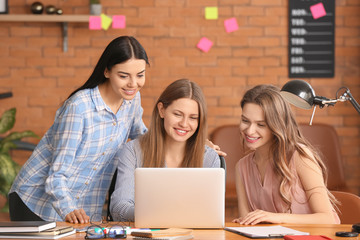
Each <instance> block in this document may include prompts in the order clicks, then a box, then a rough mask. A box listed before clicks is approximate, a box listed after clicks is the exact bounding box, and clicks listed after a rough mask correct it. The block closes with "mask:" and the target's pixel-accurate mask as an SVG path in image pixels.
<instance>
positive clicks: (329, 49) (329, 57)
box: [288, 0, 335, 78]
mask: <svg viewBox="0 0 360 240" xmlns="http://www.w3.org/2000/svg"><path fill="white" fill-rule="evenodd" d="M334 42H335V0H289V49H288V52H289V77H290V78H329V77H334V62H335V59H334V56H335V54H334V50H335V49H334V45H335V44H334Z"/></svg>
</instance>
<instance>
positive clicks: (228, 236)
mask: <svg viewBox="0 0 360 240" xmlns="http://www.w3.org/2000/svg"><path fill="white" fill-rule="evenodd" d="M58 225H71V226H73V227H75V228H81V227H84V226H86V225H85V224H69V223H63V222H61V223H58ZM267 225H269V224H267ZM281 225H282V226H285V227H289V228H293V229H296V230H299V231H303V232H309V233H310V234H312V235H324V236H328V237H330V238H332V239H334V240H359V238H358V237H356V238H341V237H336V236H335V232H337V231H351V226H352V225H346V224H341V225H337V224H281ZM226 226H227V227H238V226H240V225H239V224H236V223H226ZM258 226H260V225H258ZM262 226H264V225H262ZM193 235H194V239H196V240H197V239H198V240H241V239H243V240H245V239H246V240H250V238H247V237H243V236H241V235H238V234H235V233H231V232H228V231H225V230H223V229H201V230H198V229H194V230H193ZM84 237H85V233H76V234H74V235H72V236H69V237H64V238H61V239H65V240H69V239H72V240H80V239H81V240H83V239H84ZM127 239H132V237H131V236H128V238H127ZM109 240H110V239H109Z"/></svg>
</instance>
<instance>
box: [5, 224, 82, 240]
mask: <svg viewBox="0 0 360 240" xmlns="http://www.w3.org/2000/svg"><path fill="white" fill-rule="evenodd" d="M75 232H76V231H75V229H74V228H73V227H71V226H56V222H46V221H14V222H0V238H22V239H24V238H30V239H58V238H62V237H65V236H69V235H71V234H74V233H75Z"/></svg>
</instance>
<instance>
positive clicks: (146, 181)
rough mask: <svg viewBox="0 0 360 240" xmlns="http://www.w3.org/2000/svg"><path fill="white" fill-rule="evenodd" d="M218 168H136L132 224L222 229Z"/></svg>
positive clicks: (221, 171)
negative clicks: (133, 220) (133, 218)
mask: <svg viewBox="0 0 360 240" xmlns="http://www.w3.org/2000/svg"><path fill="white" fill-rule="evenodd" d="M224 211H225V171H224V169H222V168H137V169H136V170H135V227H137V228H171V227H175V228H223V227H224V222H225V213H224Z"/></svg>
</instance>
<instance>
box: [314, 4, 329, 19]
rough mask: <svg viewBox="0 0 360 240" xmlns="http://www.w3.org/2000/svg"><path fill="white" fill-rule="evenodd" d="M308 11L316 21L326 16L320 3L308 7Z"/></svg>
mask: <svg viewBox="0 0 360 240" xmlns="http://www.w3.org/2000/svg"><path fill="white" fill-rule="evenodd" d="M310 11H311V13H312V15H313V18H314V19H318V18H321V17H323V16H326V11H325V8H324V5H323V4H322V3H317V4H315V5H312V6H311V7H310Z"/></svg>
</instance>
